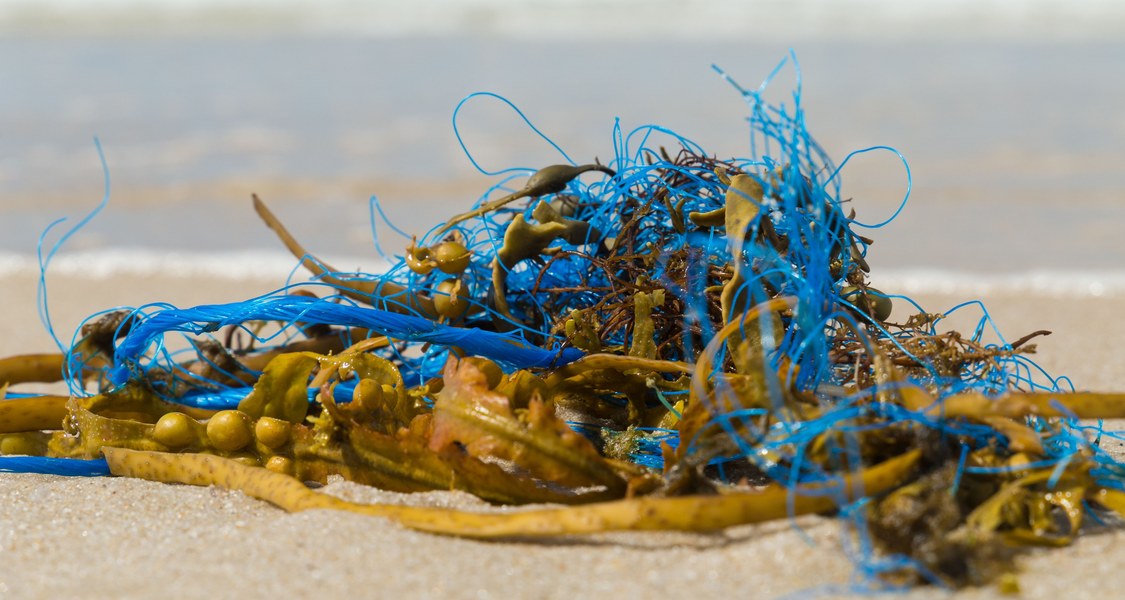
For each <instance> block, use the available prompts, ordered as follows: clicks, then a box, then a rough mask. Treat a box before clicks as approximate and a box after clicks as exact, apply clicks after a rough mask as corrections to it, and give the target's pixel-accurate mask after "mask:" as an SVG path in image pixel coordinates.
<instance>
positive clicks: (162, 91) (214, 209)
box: [0, 0, 1125, 296]
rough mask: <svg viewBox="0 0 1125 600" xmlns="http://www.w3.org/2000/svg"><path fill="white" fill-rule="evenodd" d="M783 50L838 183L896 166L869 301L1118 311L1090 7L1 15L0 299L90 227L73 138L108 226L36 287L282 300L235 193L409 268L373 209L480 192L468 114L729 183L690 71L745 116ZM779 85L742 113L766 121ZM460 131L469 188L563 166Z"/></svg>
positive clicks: (325, 243)
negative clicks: (7, 279) (141, 288)
mask: <svg viewBox="0 0 1125 600" xmlns="http://www.w3.org/2000/svg"><path fill="white" fill-rule="evenodd" d="M790 50H792V51H793V52H794V53H795V55H796V57H797V59H798V60H799V65H800V72H801V78H802V82H801V106H802V108H803V109H804V111H805V113H806V115H807V121H808V125H809V130H810V131H811V133H812V134H813V135H814V136H815V137H816V139H817V140H818V141H819V142H820V144H821V145H822V146H823V147H824V148H825V149H826V150H827V151H828V153H829V154H830V155H831V156H832V157H833V158H834V159H835V160H836V161H837V162H838V161H840V160H842V159H843V158H844V157H845V156H846V155H847V154H848V153H849V152H850V151H852V150H856V149H861V148H865V147H868V146H873V145H887V146H893V147H894V148H896V149H897V150H898V151H899V152H901V153H902V155H903V156H905V157H906V159H907V160H908V161H909V165H910V170H911V174H912V179H913V188H912V191H911V193H910V198H909V202H908V203H907V206H906V208H905V210H904V211H903V212H902V214H901V216H900V217H899V218H898V219H896V220H895V221H894V222H893V223H891V224H890V225H888V226H887V227H884V228H882V229H878V230H874V231H869V232H864V233H865V235H868V236H869V237H871V238H874V239H875V240H876V242H875V244H874V245H873V246H872V248H871V251H870V255H869V262H870V263H871V265H872V269H873V272H874V274H875V279H876V282H877V283H879V282H884V281H885V282H889V284H888V283H884V284H882V285H883V287H884V288H886V287H888V285H890V286H892V287H895V288H896V289H893V290H892V289H885V291H888V292H890V291H904V292H912V291H935V290H936V291H950V290H952V289H960V288H971V289H996V288H1002V289H1009V290H1021V289H1027V290H1031V291H1036V292H1040V293H1051V294H1080V295H1081V294H1085V295H1095V296H1096V295H1103V294H1117V293H1125V2H1119V1H1110V0H1057V1H1056V0H1024V1H1017V0H974V1H970V0H928V1H915V2H900V1H896V0H859V1H853V2H838V1H834V0H768V1H762V0H758V1H755V0H749V1H738V0H706V1H703V0H699V1H696V0H676V1H672V0H603V1H601V2H594V1H587V0H575V1H569V2H568V1H564V0H523V1H521V0H462V1H458V0H440V1H439V0H425V1H414V2H390V1H386V2H384V1H370V2H359V1H347V0H321V1H313V0H284V1H279V0H273V1H265V0H229V1H220V0H198V1H189V0H159V1H158V0H153V1H143V0H103V1H83V0H39V1H29V0H0V274H2V273H13V272H26V271H28V270H30V269H36V268H37V267H36V266H35V265H36V262H35V257H34V255H35V252H36V247H37V243H38V240H39V237H40V234H41V232H42V231H43V230H44V229H45V228H46V227H47V226H48V224H50V223H51V222H52V221H55V220H56V219H58V218H61V217H67V218H68V221H67V222H66V223H65V224H64V225H63V227H64V228H65V227H67V226H69V225H72V224H74V223H75V222H77V221H78V220H80V219H81V217H82V216H83V215H84V214H86V213H87V212H89V211H90V210H91V209H92V208H94V207H95V206H96V205H97V204H98V203H99V202H100V200H101V198H102V194H103V175H102V169H101V165H100V162H99V158H98V154H97V151H96V149H95V144H94V138H95V136H96V137H97V138H98V139H100V141H101V144H102V146H103V148H104V152H105V158H106V162H107V165H108V169H109V173H110V177H111V184H112V192H111V194H110V200H109V204H108V206H107V207H106V208H105V210H103V211H102V212H101V213H100V214H99V215H98V216H97V217H96V218H94V219H93V220H92V221H90V222H89V223H88V224H87V225H86V226H85V227H83V228H82V229H81V230H80V231H78V232H77V233H75V235H74V236H73V237H72V239H71V240H70V241H69V242H68V244H67V246H66V247H65V248H64V249H63V250H62V251H61V253H60V255H59V258H58V259H57V261H56V263H55V267H53V268H57V269H61V270H62V271H63V272H69V273H72V274H84V275H95V276H105V275H112V274H113V273H115V272H122V271H129V272H133V273H140V274H143V273H144V272H145V271H146V269H147V270H151V271H154V272H155V271H165V272H167V271H171V272H184V273H188V274H190V273H196V272H198V273H204V272H206V273H211V274H216V273H220V274H226V275H230V276H232V277H239V276H244V275H247V274H255V275H262V274H268V273H277V274H278V275H279V276H280V277H283V276H284V274H285V273H287V272H288V271H289V269H291V268H292V267H293V265H294V264H295V261H294V260H293V259H292V258H291V257H289V256H288V255H286V254H285V253H284V252H283V250H282V248H281V246H280V244H279V243H278V242H277V240H276V238H275V237H274V235H273V234H272V233H271V232H270V231H269V230H268V229H267V228H266V227H265V226H263V225H262V224H261V223H260V222H259V221H258V219H257V217H256V216H255V214H254V212H253V210H252V208H251V205H250V194H251V193H253V192H256V193H258V194H259V195H261V196H262V198H263V199H264V200H266V201H267V203H269V204H270V206H271V207H272V208H273V209H274V211H275V212H276V213H277V214H278V216H279V217H280V218H281V219H282V221H283V222H285V223H286V224H287V225H288V226H289V227H290V229H291V230H292V231H293V233H294V234H295V235H296V236H297V238H298V239H300V240H301V241H302V242H304V243H305V244H306V245H307V246H308V247H309V248H310V250H312V251H314V252H315V253H318V254H321V255H325V256H328V257H336V260H337V262H338V263H340V264H337V265H336V266H338V267H341V268H354V267H360V268H370V269H378V268H379V265H380V264H381V259H380V255H379V253H378V252H377V251H376V249H375V243H374V242H373V231H374V232H375V233H376V234H377V237H378V242H379V245H380V247H381V249H382V250H383V252H385V253H387V254H395V253H401V252H402V251H403V249H404V248H405V246H406V245H407V243H409V240H408V239H407V238H404V237H403V236H401V235H399V234H398V233H395V232H394V231H393V230H392V229H391V228H390V227H388V226H386V225H385V224H383V223H382V222H381V221H380V220H379V219H374V220H373V219H372V218H371V217H370V207H371V202H370V199H371V198H372V197H373V196H374V197H377V198H378V201H379V204H380V206H381V207H382V209H383V211H384V212H385V214H386V217H387V218H388V219H389V220H390V221H391V222H392V223H394V224H395V225H396V226H397V227H398V228H399V229H401V230H402V231H404V232H406V233H408V234H421V233H423V232H424V231H425V230H426V229H428V228H429V227H430V226H431V225H433V224H434V223H436V222H438V221H439V220H441V219H444V218H446V217H448V216H451V215H452V214H454V213H456V212H461V211H463V210H467V209H468V208H469V207H470V206H471V204H472V203H473V202H474V201H475V200H476V199H477V198H478V197H479V196H480V195H481V194H483V193H484V192H485V191H486V190H487V189H488V188H489V187H490V186H491V185H493V184H494V183H496V182H497V181H498V179H497V178H495V177H489V176H486V175H484V174H481V173H480V172H478V171H477V170H476V169H475V168H474V167H473V166H472V164H471V163H470V161H469V160H468V159H467V158H466V157H465V154H464V152H463V151H462V149H461V147H460V146H459V144H458V141H457V139H456V137H455V135H454V129H453V126H452V122H451V117H452V114H453V110H454V107H455V106H456V105H457V103H458V102H459V101H460V100H461V99H462V98H464V97H465V96H466V95H468V94H470V93H472V92H477V91H488V92H494V93H497V94H500V95H502V96H504V97H506V98H507V99H509V100H510V101H511V102H513V103H514V104H515V105H517V106H518V107H519V108H520V109H521V110H523V111H524V113H525V114H526V115H527V117H528V118H529V119H531V121H532V122H533V123H534V124H535V125H536V126H537V127H539V128H540V129H541V130H542V131H543V132H544V133H545V134H547V135H548V136H549V137H550V138H551V139H552V140H553V141H555V142H556V143H557V144H559V145H560V146H561V147H562V148H563V149H565V150H566V152H567V153H568V154H569V155H570V156H572V157H574V159H575V160H577V161H579V162H587V161H591V160H593V159H594V158H595V157H597V158H600V159H601V160H602V161H606V160H609V159H610V158H611V156H612V152H613V145H612V132H613V127H614V124H615V119H620V123H621V126H622V127H623V128H624V129H625V130H626V131H628V130H630V129H633V128H635V127H638V126H642V125H648V124H658V125H661V126H664V127H667V128H670V129H672V130H674V131H676V132H678V133H679V134H681V135H683V136H685V137H687V138H690V139H692V140H694V141H695V142H697V143H699V144H700V145H702V146H703V147H704V148H705V149H707V151H708V152H710V153H713V154H715V155H717V156H719V157H726V156H746V155H748V153H749V143H748V130H747V124H746V122H745V116H746V114H747V109H746V106H745V104H744V102H743V99H742V98H741V97H740V96H739V94H738V93H737V92H736V91H735V89H734V88H732V87H731V86H730V85H729V84H728V83H727V82H725V81H724V80H723V79H722V78H721V77H719V76H718V75H717V74H716V72H715V71H714V70H713V69H712V65H713V64H714V65H718V66H719V67H721V68H722V69H723V70H725V71H726V72H727V73H728V74H730V75H731V77H733V78H734V79H736V80H737V81H738V82H739V83H740V84H742V85H743V86H746V87H751V88H756V87H757V86H758V85H759V83H760V82H761V81H762V80H763V79H765V78H766V77H767V76H768V75H769V73H770V72H771V71H772V70H773V68H774V67H775V66H776V65H777V64H778V63H779V62H780V61H782V60H784V59H786V58H787V56H788V54H789V51H790ZM792 66H793V65H792V63H789V64H788V65H787V66H786V67H785V68H784V69H783V70H782V71H781V73H780V74H779V75H778V76H777V77H776V78H775V80H774V81H773V82H772V83H771V84H770V87H769V88H768V91H767V93H766V97H767V98H768V99H771V100H773V101H775V102H784V103H786V104H787V105H788V106H790V107H792V106H793V102H794V100H793V91H794V89H795V85H796V77H795V75H794V71H793V69H792ZM458 125H459V127H460V131H461V133H462V135H463V137H464V140H465V143H466V144H467V146H468V148H469V149H470V150H471V152H472V153H473V156H474V157H475V158H476V159H477V160H478V161H479V162H480V163H481V165H482V166H484V167H485V168H487V169H492V170H500V169H503V168H508V167H527V168H532V169H534V168H538V167H540V166H544V165H546V164H551V163H556V162H561V160H560V158H561V157H560V156H559V155H558V154H557V153H556V152H555V151H554V150H552V148H551V147H550V146H549V145H547V144H546V143H544V142H543V141H542V140H541V139H539V138H538V137H537V136H536V135H535V134H534V133H533V132H532V131H530V130H529V129H528V127H527V126H526V125H525V124H523V122H522V121H521V120H520V119H519V118H518V116H517V115H516V114H515V113H514V112H513V111H512V110H511V109H509V108H508V107H506V106H505V105H503V104H501V103H499V102H495V101H486V100H478V101H474V102H472V103H470V104H468V105H467V106H466V108H465V109H464V110H463V111H462V113H461V115H460V118H459V121H458ZM669 143H670V142H669ZM842 177H843V186H844V196H845V197H851V198H853V199H854V203H853V204H854V206H855V208H856V210H857V212H858V216H859V218H860V219H861V220H863V221H867V222H878V221H882V220H884V219H885V218H887V217H888V216H889V215H890V214H892V213H893V212H894V210H895V208H896V207H897V206H898V204H899V203H900V202H901V200H902V197H903V196H904V194H905V193H906V182H907V179H906V174H905V171H904V169H903V167H902V164H901V162H900V161H899V159H898V158H897V157H896V156H894V155H893V154H890V153H886V152H884V153H876V154H868V155H864V156H862V157H860V158H857V159H855V160H853V161H852V162H851V163H849V165H848V166H847V168H846V169H845V170H844V172H843V174H842ZM373 223H374V225H373ZM48 239H49V241H53V240H54V239H57V235H52V236H50V237H49V238H48ZM279 283H280V281H279ZM29 293H32V292H31V291H30V290H29Z"/></svg>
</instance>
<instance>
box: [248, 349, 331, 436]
mask: <svg viewBox="0 0 1125 600" xmlns="http://www.w3.org/2000/svg"><path fill="white" fill-rule="evenodd" d="M316 367H317V360H316V358H315V357H313V356H309V355H307V354H304V353H298V352H294V353H290V354H282V355H279V356H276V357H274V359H273V360H271V361H270V362H269V364H267V365H266V369H265V371H263V372H262V376H261V377H260V378H259V379H258V382H257V383H256V384H254V389H253V390H252V391H251V392H250V393H249V394H248V395H247V396H246V397H245V398H243V399H242V401H241V402H239V403H238V409H239V410H241V411H242V412H244V413H246V414H247V415H250V417H251V418H255V419H256V418H258V417H273V418H275V419H282V420H285V421H289V422H290V423H300V422H301V421H304V419H305V415H306V414H308V410H309V392H308V387H309V376H310V375H312V372H313V369H315V368H316Z"/></svg>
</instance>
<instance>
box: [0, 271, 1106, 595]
mask: <svg viewBox="0 0 1125 600" xmlns="http://www.w3.org/2000/svg"><path fill="white" fill-rule="evenodd" d="M4 283H5V285H4V286H0V306H3V307H4V314H3V316H2V317H0V354H2V355H7V354H11V353H14V352H28V351H48V350H51V349H52V345H51V343H50V341H49V340H48V338H47V337H46V336H45V334H43V333H42V329H41V327H40V325H39V323H38V321H37V319H36V317H35V310H34V293H33V290H34V285H33V282H32V280H31V278H30V277H23V276H12V277H8V278H6V281H5V282H4ZM268 288H269V285H268V284H267V283H265V282H255V281H241V282H236V283H232V282H230V281H208V280H201V279H182V278H176V277H159V278H140V277H125V278H117V279H116V280H115V281H114V283H113V285H112V287H110V286H109V285H108V284H107V283H105V282H100V283H99V282H97V281H95V280H90V279H82V278H76V277H70V278H57V279H55V280H53V281H52V288H51V289H52V311H53V314H54V315H55V320H56V325H57V326H58V327H59V329H60V330H61V331H67V332H69V331H71V330H72V329H73V327H74V325H76V324H77V322H78V320H79V319H80V318H81V317H83V316H85V315H86V314H88V313H89V312H91V311H93V310H94V309H96V308H102V307H108V306H111V305H116V304H139V303H145V302H150V301H154V300H168V301H173V302H176V303H178V304H181V305H188V304H195V303H205V302H206V303H211V302H221V301H226V300H235V299H241V298H245V297H248V296H250V295H253V294H256V293H260V292H264V291H267V290H268ZM922 300H923V304H924V305H926V306H927V307H928V308H930V309H931V310H941V309H943V308H946V307H948V306H949V305H952V304H953V303H954V299H952V298H949V297H932V298H923V299H922ZM988 306H989V307H990V308H991V310H992V313H993V315H994V317H995V318H996V319H997V320H998V321H999V322H1000V324H1001V326H1002V327H1003V330H1004V332H1005V333H1006V334H1007V335H1008V336H1009V339H1014V338H1016V337H1019V336H1020V335H1023V333H1026V332H1029V331H1032V330H1034V329H1039V328H1047V329H1054V330H1055V334H1054V335H1053V336H1051V337H1049V338H1045V339H1042V340H1040V355H1039V358H1038V359H1039V362H1040V363H1041V364H1042V365H1043V366H1044V367H1046V368H1047V369H1048V370H1049V371H1052V372H1056V373H1067V374H1069V375H1071V377H1072V379H1073V380H1074V382H1075V384H1076V386H1077V387H1079V388H1088V389H1096V390H1114V389H1117V390H1122V389H1125V377H1123V376H1122V375H1123V374H1125V368H1123V367H1125V361H1123V360H1122V356H1123V355H1125V352H1122V351H1121V350H1120V349H1119V347H1118V341H1119V340H1123V339H1125V319H1121V318H1120V314H1121V310H1122V309H1123V308H1125V298H1122V297H1109V298H1104V297H1103V298H1083V299H1078V300H1064V299H1058V298H1055V299H1050V298H1042V297H1015V296H1007V297H1005V296H997V297H994V298H989V299H988ZM325 490H326V491H328V492H330V493H334V494H339V495H343V496H347V497H349V498H352V499H358V500H363V501H369V502H410V503H418V504H456V505H459V506H472V507H480V508H482V509H483V508H486V507H485V506H484V505H483V504H482V503H480V502H479V501H477V500H476V499H474V498H471V497H467V496H465V495H463V494H453V493H428V494H416V495H410V496H407V495H402V494H394V493H387V492H383V491H380V490H375V489H370V488H364V487H361V486H358V485H353V484H349V483H346V482H339V483H333V484H331V485H329V486H328V487H327V488H325ZM0 507H3V508H2V509H0V597H13V598H47V597H59V596H67V597H82V598H224V597H235V596H243V597H277V598H281V597H309V596H314V595H316V596H322V595H323V596H325V597H333V596H344V595H348V596H355V597H433V598H510V597H523V598H576V597H584V596H585V597H589V596H609V595H611V594H612V595H615V596H619V597H755V598H769V597H777V596H780V595H783V594H788V593H795V592H801V591H808V590H812V589H815V588H817V587H818V586H843V585H846V584H848V582H849V581H850V578H851V576H852V573H853V570H852V567H851V564H850V563H849V561H848V559H847V557H846V555H845V553H844V552H843V551H842V550H841V546H840V542H839V540H840V538H839V533H840V531H841V527H842V525H841V523H839V522H838V521H835V520H832V519H825V518H819V517H808V518H802V519H799V520H798V521H797V522H796V524H794V523H789V522H780V523H772V524H766V525H762V526H747V527H739V528H735V529H732V530H729V531H727V532H724V533H723V534H719V535H688V534H614V535H603V536H596V537H593V538H585V539H570V540H556V541H553V542H527V541H509V542H502V543H496V542H475V541H467V540H461V539H451V538H442V537H436V536H433V535H429V534H423V533H417V532H413V531H408V530H404V529H402V528H401V527H399V526H397V525H393V524H391V523H389V522H386V521H383V520H381V519H377V518H371V517H362V516H356V515H349V514H337V513H333V512H328V511H309V512H306V513H301V514H286V513H284V512H282V511H280V510H278V509H275V508H273V507H271V506H269V505H267V504H265V503H262V502H259V501H256V500H252V499H249V498H247V497H246V496H244V495H242V494H240V493H234V492H227V491H222V490H217V489H204V488H193V487H185V486H171V485H163V484H155V483H150V482H145V481H139V480H130V479H116V478H95V479H78V478H75V479H67V478H58V477H51V476H39V475H10V474H9V475H2V476H0ZM794 525H799V526H801V527H802V528H803V530H802V531H803V534H799V533H798V532H797V530H796V529H795V528H794ZM1122 542H1125V531H1122V530H1116V531H1111V532H1102V533H1097V534H1094V535H1090V536H1087V537H1084V538H1083V539H1080V540H1079V541H1078V542H1077V543H1076V544H1075V545H1073V546H1072V547H1069V548H1065V549H1061V550H1051V551H1036V552H1033V553H1031V554H1030V555H1028V556H1027V557H1026V558H1024V559H1023V560H1021V562H1020V564H1021V565H1022V568H1023V573H1022V575H1021V578H1020V583H1021V586H1022V589H1023V597H1026V598H1043V599H1052V600H1054V599H1056V598H1060V597H1064V594H1065V595H1066V597H1094V596H1101V597H1118V596H1119V594H1120V588H1121V586H1122V585H1125V571H1123V570H1122V569H1121V568H1120V565H1121V564H1122V561H1123V560H1125V550H1123V548H1125V544H1122ZM995 593H996V591H995V589H992V588H987V589H976V590H967V591H962V592H959V593H958V594H957V597H963V598H984V597H991V596H993V595H995ZM910 597H913V598H943V597H948V596H947V595H946V594H945V593H943V592H940V591H937V590H917V591H915V592H913V593H911V594H910Z"/></svg>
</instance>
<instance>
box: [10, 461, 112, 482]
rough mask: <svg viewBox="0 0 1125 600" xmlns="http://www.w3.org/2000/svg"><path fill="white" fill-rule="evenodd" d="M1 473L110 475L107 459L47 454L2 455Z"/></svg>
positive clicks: (68, 475)
mask: <svg viewBox="0 0 1125 600" xmlns="http://www.w3.org/2000/svg"><path fill="white" fill-rule="evenodd" d="M0 473H42V474H44V475H63V476H67V477H102V476H105V475H109V474H110V473H109V465H108V464H106V462H105V459H103V458H99V459H94V460H82V459H77V458H50V457H47V456H0Z"/></svg>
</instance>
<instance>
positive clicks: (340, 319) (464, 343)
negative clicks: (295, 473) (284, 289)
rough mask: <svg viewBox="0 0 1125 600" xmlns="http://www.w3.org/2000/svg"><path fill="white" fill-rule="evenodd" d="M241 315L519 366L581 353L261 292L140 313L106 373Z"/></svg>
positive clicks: (122, 376) (120, 377)
mask: <svg viewBox="0 0 1125 600" xmlns="http://www.w3.org/2000/svg"><path fill="white" fill-rule="evenodd" d="M247 321H282V322H292V321H301V322H303V323H310V324H331V325H344V326H351V327H366V328H368V329H370V330H372V331H374V332H376V333H379V334H380V335H385V336H387V337H390V338H393V339H400V340H405V341H410V342H426V343H431V344H440V345H443V346H457V347H459V348H462V349H464V350H465V351H466V352H468V353H470V354H475V355H478V356H484V357H487V358H490V359H493V360H497V361H503V362H505V363H508V364H511V365H514V366H516V367H517V368H521V369H526V368H533V367H538V368H545V367H550V366H561V365H565V364H567V363H570V362H573V361H575V360H577V359H578V358H580V357H581V356H582V352H581V351H579V350H576V349H574V348H567V349H560V350H557V351H552V350H544V349H542V348H539V347H536V346H533V345H531V344H529V343H527V342H526V341H524V340H521V339H519V338H516V337H513V336H511V335H505V334H500V333H495V332H491V331H484V330H481V329H476V328H461V327H452V326H449V325H442V324H440V323H435V322H433V321H430V320H428V319H424V318H421V317H415V316H412V315H402V314H398V313H393V312H389V311H385V310H379V309H374V308H363V307H359V306H352V305H348V304H339V303H336V302H331V301H328V300H323V299H319V298H310V297H307V296H265V297H262V298H257V299H255V300H252V301H247V302H233V303H230V304H210V305H203V306H196V307H193V308H183V309H179V308H167V309H163V310H159V311H157V312H155V313H152V314H150V315H147V316H145V317H142V319H141V321H140V322H139V323H137V324H135V325H134V326H133V328H132V330H131V331H130V332H129V335H127V336H126V337H125V339H123V340H122V341H121V343H120V344H119V345H118V346H117V351H116V353H115V357H114V362H115V367H114V369H113V371H112V373H111V378H112V380H113V382H114V383H115V384H117V385H121V384H124V383H125V382H126V381H127V380H128V379H129V376H130V373H131V371H130V368H129V366H130V365H136V364H137V363H138V362H139V360H140V358H141V356H142V355H143V354H144V352H145V350H146V349H147V348H148V347H149V346H150V344H151V343H152V342H153V340H154V339H156V338H157V337H160V336H162V335H164V333H166V332H169V331H182V332H189V333H207V332H213V331H217V330H219V329H220V328H222V327H225V326H227V325H240V324H242V323H245V322H247Z"/></svg>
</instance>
